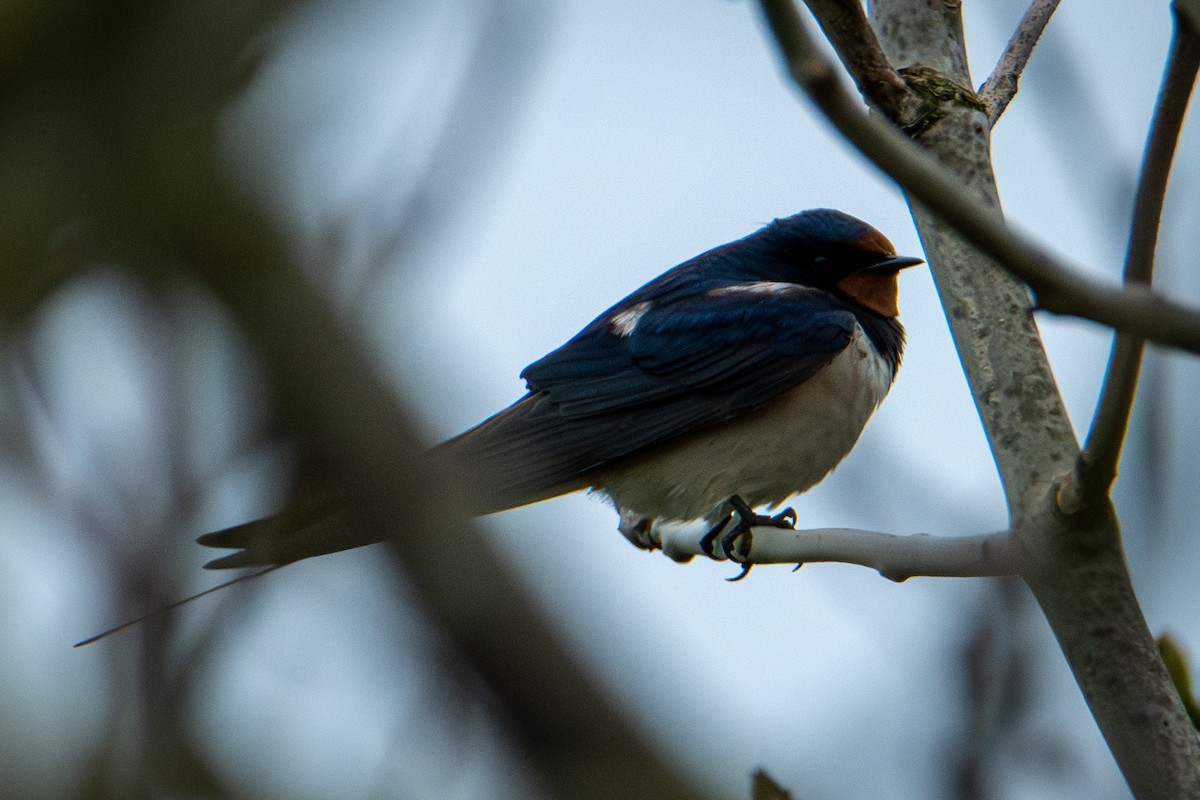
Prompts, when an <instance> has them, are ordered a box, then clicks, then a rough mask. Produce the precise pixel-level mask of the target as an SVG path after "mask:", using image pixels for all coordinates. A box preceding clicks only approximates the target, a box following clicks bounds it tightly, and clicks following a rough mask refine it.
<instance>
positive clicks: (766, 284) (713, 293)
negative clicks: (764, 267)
mask: <svg viewBox="0 0 1200 800" xmlns="http://www.w3.org/2000/svg"><path fill="white" fill-rule="evenodd" d="M794 289H800V290H801V291H803V287H801V286H797V285H796V284H794V283H788V282H787V281H754V282H752V283H735V284H733V285H732V286H721V287H720V288H717V289H712V290H710V291H709V293H708V294H709V296H710V297H720V296H722V295H728V294H783V293H784V292H788V291H791V290H794Z"/></svg>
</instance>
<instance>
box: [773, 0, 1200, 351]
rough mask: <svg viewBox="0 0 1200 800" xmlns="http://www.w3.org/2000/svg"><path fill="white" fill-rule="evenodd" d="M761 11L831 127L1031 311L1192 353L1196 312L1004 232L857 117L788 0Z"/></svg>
mask: <svg viewBox="0 0 1200 800" xmlns="http://www.w3.org/2000/svg"><path fill="white" fill-rule="evenodd" d="M761 5H762V8H763V10H764V12H765V14H766V17H767V20H768V23H769V25H770V27H771V30H772V33H773V34H774V36H775V39H776V41H777V42H778V44H779V46H780V49H781V51H782V52H783V55H784V57H785V59H786V62H787V66H788V70H789V72H790V74H791V75H792V77H793V78H794V79H795V81H796V83H797V84H798V85H799V87H800V88H801V89H802V90H803V91H804V92H805V94H807V95H808V96H809V97H810V98H811V99H812V101H813V102H814V103H815V104H816V105H817V107H818V108H819V109H820V110H821V111H822V112H823V113H824V114H825V116H826V117H827V118H828V119H829V120H830V122H831V123H833V125H834V127H835V128H837V129H838V131H839V132H840V133H841V134H842V135H843V136H845V137H846V139H847V140H848V141H849V142H850V143H851V144H853V145H854V146H855V147H856V148H857V149H858V150H859V151H860V152H861V153H863V155H865V156H866V157H867V158H868V159H870V160H871V161H872V162H873V163H874V164H875V165H876V166H877V167H879V168H880V169H881V170H883V171H884V172H885V173H887V174H888V175H890V176H891V177H892V178H893V179H894V180H895V181H896V182H897V183H899V184H900V185H901V186H902V187H903V188H904V189H905V191H907V192H909V193H910V194H911V195H912V196H913V197H914V198H916V199H917V200H919V201H920V202H921V203H922V204H924V205H926V206H928V207H929V208H930V209H931V210H932V211H934V213H936V214H937V215H938V216H940V217H941V218H942V219H944V220H945V221H946V223H948V224H949V225H951V226H952V227H953V228H954V229H955V230H957V231H958V232H959V233H961V234H962V236H963V237H964V238H965V239H967V240H968V241H969V242H970V243H971V244H973V245H975V246H976V247H978V248H979V249H980V250H981V251H982V252H984V253H985V254H986V255H988V256H990V257H992V258H994V259H995V260H996V261H997V262H998V263H999V264H1000V265H1001V266H1003V267H1004V268H1005V269H1007V270H1008V271H1009V272H1011V273H1012V274H1013V275H1015V276H1016V277H1017V278H1019V279H1020V280H1022V281H1024V282H1025V283H1026V284H1028V286H1029V287H1030V289H1032V290H1033V292H1034V293H1035V295H1036V297H1037V301H1038V307H1039V308H1041V309H1043V310H1046V311H1050V312H1053V313H1055V314H1063V315H1067V316H1074V317H1081V318H1083V319H1089V320H1092V321H1094V322H1099V323H1101V324H1104V325H1108V326H1110V327H1113V328H1116V329H1118V330H1121V331H1124V332H1127V333H1131V334H1135V335H1138V336H1142V337H1144V338H1146V339H1149V340H1151V341H1154V342H1157V343H1159V344H1164V345H1169V346H1171V347H1178V348H1180V349H1183V350H1189V351H1191V352H1194V353H1200V311H1197V310H1195V309H1191V308H1188V307H1186V306H1183V305H1180V304H1178V303H1174V302H1171V301H1170V300H1167V299H1165V298H1163V297H1160V296H1158V295H1155V294H1154V293H1153V292H1151V291H1150V289H1149V288H1148V287H1146V286H1139V285H1131V286H1128V287H1125V288H1117V287H1111V286H1106V285H1104V284H1103V283H1100V282H1098V281H1094V280H1091V279H1090V278H1087V277H1085V276H1084V274H1083V273H1082V272H1081V271H1080V270H1079V269H1077V268H1073V267H1071V266H1069V265H1068V264H1067V263H1066V262H1064V261H1062V260H1060V259H1058V258H1055V257H1054V256H1052V255H1051V254H1050V253H1048V252H1046V251H1044V250H1042V249H1041V248H1039V247H1038V246H1037V245H1035V244H1033V242H1032V241H1031V240H1029V238H1028V237H1026V236H1023V235H1022V234H1020V233H1018V232H1017V231H1015V230H1013V229H1012V228H1010V227H1009V226H1008V225H1006V224H1005V223H1004V220H1003V218H1002V217H1001V215H1000V213H999V211H998V210H997V209H995V208H990V207H988V206H987V205H985V204H983V203H981V202H979V201H978V200H977V199H976V198H974V197H972V196H970V195H969V194H967V193H966V192H964V191H963V190H962V181H961V180H959V179H958V178H956V177H955V176H953V175H952V174H951V173H950V172H949V171H948V170H946V169H945V168H944V167H943V166H942V165H941V164H939V163H938V162H937V161H936V160H935V159H933V158H932V157H931V156H930V155H929V154H927V153H925V152H924V151H922V150H921V148H920V147H918V146H917V145H916V144H915V143H913V142H912V141H911V140H910V139H908V138H907V137H905V136H904V135H903V134H901V133H900V132H899V131H897V130H896V129H895V128H894V127H893V126H892V125H891V124H889V123H888V122H886V121H884V120H883V119H881V118H879V117H877V116H871V115H868V114H865V113H863V111H862V109H861V107H860V106H859V105H858V104H857V103H856V102H855V101H854V99H853V98H852V97H851V96H850V95H849V94H848V93H847V92H846V91H845V90H844V89H843V88H842V86H841V83H840V81H839V80H838V77H837V70H836V68H835V67H834V65H833V64H832V63H831V62H830V61H829V60H828V59H827V58H825V56H824V55H823V54H822V53H821V52H820V51H819V50H818V49H817V48H816V46H815V45H814V43H813V41H812V39H811V38H810V37H809V36H808V33H807V31H806V30H805V29H804V25H803V22H802V21H801V19H800V17H799V15H798V14H797V12H796V9H795V6H793V4H792V3H791V1H790V0H761ZM981 124H982V123H981Z"/></svg>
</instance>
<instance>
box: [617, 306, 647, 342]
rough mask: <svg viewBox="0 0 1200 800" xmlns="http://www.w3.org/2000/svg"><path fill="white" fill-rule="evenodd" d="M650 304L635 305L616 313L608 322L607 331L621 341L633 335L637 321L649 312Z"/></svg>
mask: <svg viewBox="0 0 1200 800" xmlns="http://www.w3.org/2000/svg"><path fill="white" fill-rule="evenodd" d="M650 305H651V304H650V303H648V302H647V303H637V304H635V305H632V306H630V307H629V308H627V309H625V310H624V311H618V312H617V313H616V314H613V315H612V319H610V320H609V321H608V329H609V330H610V331H612V332H613V333H614V334H616V335H617V336H620V337H621V338H622V339H624V338H625V337H627V336H629V335H630V334H631V333H633V329H634V328H636V327H637V324H638V321H639V320H640V319H641V318H642V317H644V316H645V315H646V312H647V311H649V310H650Z"/></svg>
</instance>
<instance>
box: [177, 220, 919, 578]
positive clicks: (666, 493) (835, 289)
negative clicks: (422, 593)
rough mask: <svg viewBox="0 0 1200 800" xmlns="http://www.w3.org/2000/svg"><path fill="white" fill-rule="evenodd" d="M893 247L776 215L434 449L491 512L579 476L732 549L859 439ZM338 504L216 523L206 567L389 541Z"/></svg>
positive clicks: (576, 486) (860, 232) (879, 355)
mask: <svg viewBox="0 0 1200 800" xmlns="http://www.w3.org/2000/svg"><path fill="white" fill-rule="evenodd" d="M920 263H923V262H922V261H921V259H918V258H909V257H905V256H897V255H896V253H895V250H894V248H893V247H892V244H891V243H890V242H889V241H888V240H887V238H886V237H884V235H883V234H881V233H880V232H879V231H877V230H875V229H874V228H872V227H871V226H870V225H868V224H866V223H865V222H862V221H861V220H858V219H855V218H854V217H851V216H849V215H847V214H843V213H841V212H839V211H832V210H828V209H816V210H811V211H805V212H802V213H799V214H796V215H794V216H791V217H786V218H783V219H777V220H775V221H774V222H772V223H771V224H769V225H767V226H766V227H764V228H762V229H761V230H759V231H757V232H755V233H752V234H750V235H749V236H747V237H745V238H743V239H739V240H737V241H735V242H731V243H729V244H726V245H722V246H720V247H717V248H715V249H713V250H709V251H708V252H706V253H703V254H701V255H699V256H696V257H695V258H693V259H691V260H689V261H686V262H684V263H683V264H680V265H679V266H677V267H675V268H673V269H671V270H669V271H667V272H666V273H664V274H663V275H661V276H659V277H658V278H656V279H654V280H653V281H651V282H650V283H647V284H646V285H645V286H643V287H642V288H640V289H638V290H637V291H635V292H634V293H633V294H631V295H629V296H628V297H626V298H625V299H624V300H621V301H620V302H618V303H617V304H616V305H614V306H613V307H612V308H610V309H608V310H607V311H605V312H604V313H603V314H601V315H600V316H599V317H597V318H596V319H595V320H593V321H592V322H591V323H590V324H589V325H588V326H587V327H585V328H584V329H583V330H582V331H580V332H579V333H578V334H577V335H576V336H575V337H574V338H572V339H571V340H570V341H568V342H567V343H566V344H564V345H563V346H562V347H559V348H558V349H557V350H554V351H553V352H551V353H550V354H548V355H546V356H545V357H543V358H542V359H540V360H538V361H535V362H534V363H533V364H530V365H529V366H528V367H526V368H525V370H524V371H523V372H522V373H521V377H522V378H524V380H525V382H526V387H527V393H526V394H525V396H524V397H522V398H521V399H520V400H518V401H517V402H515V403H513V404H512V405H511V406H509V407H508V408H506V409H504V410H503V411H501V412H500V413H498V414H496V415H494V416H492V417H490V418H488V419H487V420H485V421H484V422H482V423H480V424H479V425H477V426H475V427H474V428H472V429H470V430H468V431H467V432H465V433H463V434H462V435H460V436H457V437H455V438H453V439H451V440H449V441H447V442H445V443H444V444H442V445H440V446H439V448H437V449H436V451H435V454H436V455H438V456H440V457H442V460H443V461H444V462H448V463H449V464H451V465H456V466H459V467H461V468H462V470H464V471H467V472H468V473H469V475H471V476H474V477H475V478H477V480H474V481H471V483H472V484H473V485H475V487H476V488H477V491H476V492H475V493H474V494H475V495H476V497H475V500H476V502H477V505H476V507H475V508H474V511H476V512H477V513H481V514H482V513H490V512H493V511H500V510H503V509H507V508H514V507H516V506H521V505H525V504H528V503H534V502H537V501H539V500H545V499H547V498H550V497H555V496H558V495H561V494H566V493H568V492H574V491H577V490H580V489H592V490H594V491H596V492H598V493H601V494H603V495H605V496H607V497H608V498H609V499H611V500H612V502H613V503H614V504H615V505H616V507H617V509H618V511H619V512H620V526H619V527H620V530H621V532H622V533H624V534H625V536H626V537H628V538H629V539H630V541H632V542H633V543H635V544H637V545H638V546H641V547H645V548H652V547H653V546H654V544H655V542H656V541H657V539H656V538H655V537H654V536H653V535H652V534H653V533H654V526H655V525H656V524H658V523H659V522H660V521H688V520H700V519H702V520H704V521H705V522H706V523H707V525H708V534H707V535H706V536H705V538H704V541H703V544H704V549H705V550H706V552H708V553H709V554H710V555H712V554H714V551H715V549H716V548H718V547H719V548H720V551H721V554H722V555H724V556H728V557H733V555H734V549H735V543H736V540H737V539H738V537H740V536H741V535H742V534H744V533H745V532H746V531H747V530H748V529H749V527H750V526H753V525H763V524H767V525H775V526H786V527H791V525H792V524H793V523H794V522H795V515H794V514H793V513H792V511H791V509H788V510H786V511H784V512H783V513H780V514H776V515H775V516H764V515H760V514H758V513H756V512H755V511H754V509H755V508H760V507H767V508H771V507H774V506H776V505H778V504H780V503H782V502H783V501H784V500H786V499H787V498H788V497H790V496H792V495H794V494H797V493H799V492H803V491H806V490H807V489H809V488H811V487H812V486H813V485H815V484H816V483H817V482H819V481H820V480H821V479H822V478H824V477H825V475H827V474H828V473H829V472H830V470H832V469H833V468H834V467H835V466H836V465H837V464H838V463H839V462H840V461H841V460H842V459H843V458H844V457H845V456H846V454H847V453H849V452H850V449H851V448H852V447H853V446H854V443H855V442H856V441H857V440H858V436H859V434H860V433H861V431H862V429H863V426H864V425H865V424H866V422H867V419H868V418H869V417H870V416H871V413H872V412H873V411H874V410H875V408H876V407H877V406H878V405H879V403H880V402H881V401H882V400H883V398H884V396H885V395H886V394H887V392H888V389H889V388H890V387H891V385H892V380H893V379H894V378H895V375H896V369H897V367H899V365H900V356H901V352H902V350H903V346H904V330H903V328H902V327H901V326H900V323H899V321H898V320H897V314H898V309H897V306H896V296H897V279H896V278H897V273H898V272H899V271H900V270H902V269H904V268H906V267H911V266H914V265H916V264H920ZM327 511H328V509H326V508H322V507H319V505H318V506H316V507H310V508H298V509H289V510H285V511H283V512H281V513H280V514H278V515H275V516H273V517H267V518H265V519H262V520H256V521H254V522H249V523H246V524H243V525H238V526H235V527H232V528H228V529H225V530H223V531H218V532H215V533H210V534H205V535H204V536H201V537H200V538H199V540H198V541H199V542H200V543H201V544H204V545H209V546H212V547H218V548H231V549H236V550H238V552H236V553H233V554H230V555H226V556H224V557H222V558H218V559H216V560H214V561H212V562H210V563H209V564H208V565H206V566H208V567H210V568H222V567H247V566H272V565H278V564H283V563H288V562H291V561H296V560H298V559H301V558H307V557H310V556H314V555H321V554H323V553H330V552H334V551H337V550H343V549H346V548H348V547H355V546H358V545H361V544H367V543H368V542H370V541H378V540H381V539H382V538H384V536H385V535H386V532H384V531H378V532H368V533H367V534H365V535H364V534H363V533H362V532H361V531H357V532H354V533H351V532H349V531H341V532H339V529H338V527H337V526H335V525H330V524H328V519H327Z"/></svg>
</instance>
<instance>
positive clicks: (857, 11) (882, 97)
mask: <svg viewBox="0 0 1200 800" xmlns="http://www.w3.org/2000/svg"><path fill="white" fill-rule="evenodd" d="M804 2H805V4H806V5H807V6H808V10H809V11H811V12H812V15H813V16H814V17H815V18H816V20H817V23H818V24H819V25H820V26H821V30H822V31H824V33H825V36H826V37H827V38H828V39H829V41H830V43H831V44H833V48H834V50H836V51H837V54H838V57H839V58H840V59H841V60H842V64H844V65H845V67H846V71H847V72H849V73H850V76H851V77H852V78H853V79H854V83H855V85H857V86H858V91H859V92H860V93H861V94H862V96H863V97H864V98H866V99H867V101H868V102H869V103H871V104H872V105H873V106H875V107H876V108H878V109H879V110H880V111H882V112H883V113H884V114H886V115H887V116H888V117H889V118H890V119H891V120H892V121H894V122H896V123H897V124H898V125H900V126H901V127H903V126H905V125H908V124H909V123H910V122H912V120H913V119H914V118H916V117H918V116H920V115H921V114H922V113H924V109H925V104H924V102H923V101H922V100H921V99H920V98H919V97H917V96H916V94H914V93H913V91H912V90H911V89H909V88H908V84H907V83H905V82H904V78H902V77H901V76H900V73H899V72H897V71H896V69H895V68H894V67H893V66H892V64H891V62H890V61H888V58H887V56H886V55H885V54H884V52H883V47H881V46H880V44H879V38H878V37H876V36H875V29H874V28H873V27H871V23H870V22H868V21H867V15H866V12H865V11H864V10H863V7H862V3H860V2H859V0H804Z"/></svg>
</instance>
